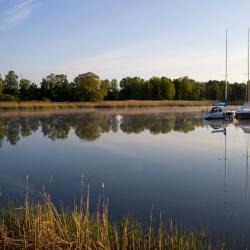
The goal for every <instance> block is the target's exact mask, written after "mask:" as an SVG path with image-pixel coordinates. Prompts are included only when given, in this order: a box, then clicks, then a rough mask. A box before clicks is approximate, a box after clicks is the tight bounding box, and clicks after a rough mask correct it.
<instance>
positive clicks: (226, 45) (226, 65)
mask: <svg viewBox="0 0 250 250" xmlns="http://www.w3.org/2000/svg"><path fill="white" fill-rule="evenodd" d="M225 83H226V89H225V105H227V29H226V68H225Z"/></svg>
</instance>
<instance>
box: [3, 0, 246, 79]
mask: <svg viewBox="0 0 250 250" xmlns="http://www.w3.org/2000/svg"><path fill="white" fill-rule="evenodd" d="M249 13H250V1H249V0H237V1H236V0H209V1H205V0H189V1H187V0H171V1H170V0H0V37H1V42H0V73H2V74H5V73H6V72H7V71H8V70H9V69H14V70H15V71H16V72H17V73H18V74H19V75H22V76H23V77H26V78H29V79H31V80H33V81H35V82H36V83H39V82H40V81H41V78H42V76H46V75H48V74H49V73H52V72H53V73H64V74H67V75H68V76H69V79H70V80H72V79H73V78H74V77H75V76H76V75H77V74H79V73H84V72H87V71H93V72H96V73H97V74H99V75H100V76H101V77H102V78H109V79H112V78H117V79H121V78H122V77H125V76H135V75H138V76H141V77H143V78H148V77H151V76H162V75H165V76H169V77H171V78H177V77H181V76H185V75H187V76H189V77H192V78H195V79H197V80H200V81H205V80H208V79H224V68H225V29H226V28H227V29H228V39H229V43H228V47H229V54H228V57H229V59H228V67H229V80H230V81H231V82H233V81H244V80H245V79H246V75H245V73H246V71H247V66H246V65H247V61H246V57H247V28H248V26H249V25H250V14H249Z"/></svg>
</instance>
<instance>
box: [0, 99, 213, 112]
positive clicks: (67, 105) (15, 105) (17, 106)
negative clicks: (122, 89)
mask: <svg viewBox="0 0 250 250" xmlns="http://www.w3.org/2000/svg"><path fill="white" fill-rule="evenodd" d="M213 102H214V101H183V100H174V101H168V100H164V101H157V100H153V101H141V100H128V101H102V102H47V101H27V102H0V110H43V109H73V108H75V109H82V108H95V109H98V108H136V107H137V108H143V107H145V108H146V107H201V106H207V105H209V104H211V103H213Z"/></svg>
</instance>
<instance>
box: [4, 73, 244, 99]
mask: <svg viewBox="0 0 250 250" xmlns="http://www.w3.org/2000/svg"><path fill="white" fill-rule="evenodd" d="M224 93H225V81H217V80H210V81H207V82H198V81H195V80H193V79H190V78H189V77H187V76H185V77H181V78H178V79H170V78H168V77H152V78H150V79H147V80H145V79H142V78H140V77H137V76H136V77H126V78H123V79H121V80H120V81H119V82H118V81H117V80H116V79H113V80H108V79H105V80H102V79H101V78H100V77H99V76H98V75H96V74H95V73H92V72H88V73H84V74H79V75H78V76H76V77H75V79H74V80H73V81H71V82H70V81H69V80H68V78H67V76H66V75H64V74H50V75H48V76H46V77H44V78H43V79H42V81H41V82H40V83H39V84H35V83H34V82H31V81H30V80H28V79H24V78H21V79H20V78H19V77H18V75H17V74H16V73H15V72H14V71H13V70H10V71H9V72H8V73H7V74H6V75H5V76H4V77H3V76H0V100H1V101H8V100H21V101H28V100H50V101H72V102H73V101H101V100H130V99H131V100H220V101H223V100H224ZM245 96H246V84H244V83H237V82H235V83H232V84H229V85H228V99H229V100H230V101H231V102H234V101H244V100H245Z"/></svg>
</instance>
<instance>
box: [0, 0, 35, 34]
mask: <svg viewBox="0 0 250 250" xmlns="http://www.w3.org/2000/svg"><path fill="white" fill-rule="evenodd" d="M36 6H37V1H36V0H18V1H17V0H14V1H10V3H9V5H8V6H7V7H6V8H5V9H4V10H3V11H2V12H0V30H7V29H10V28H12V27H14V26H16V25H18V24H19V23H21V22H22V21H24V20H25V19H27V18H28V17H29V16H30V15H31V13H32V11H33V10H34V8H35V7H36Z"/></svg>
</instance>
